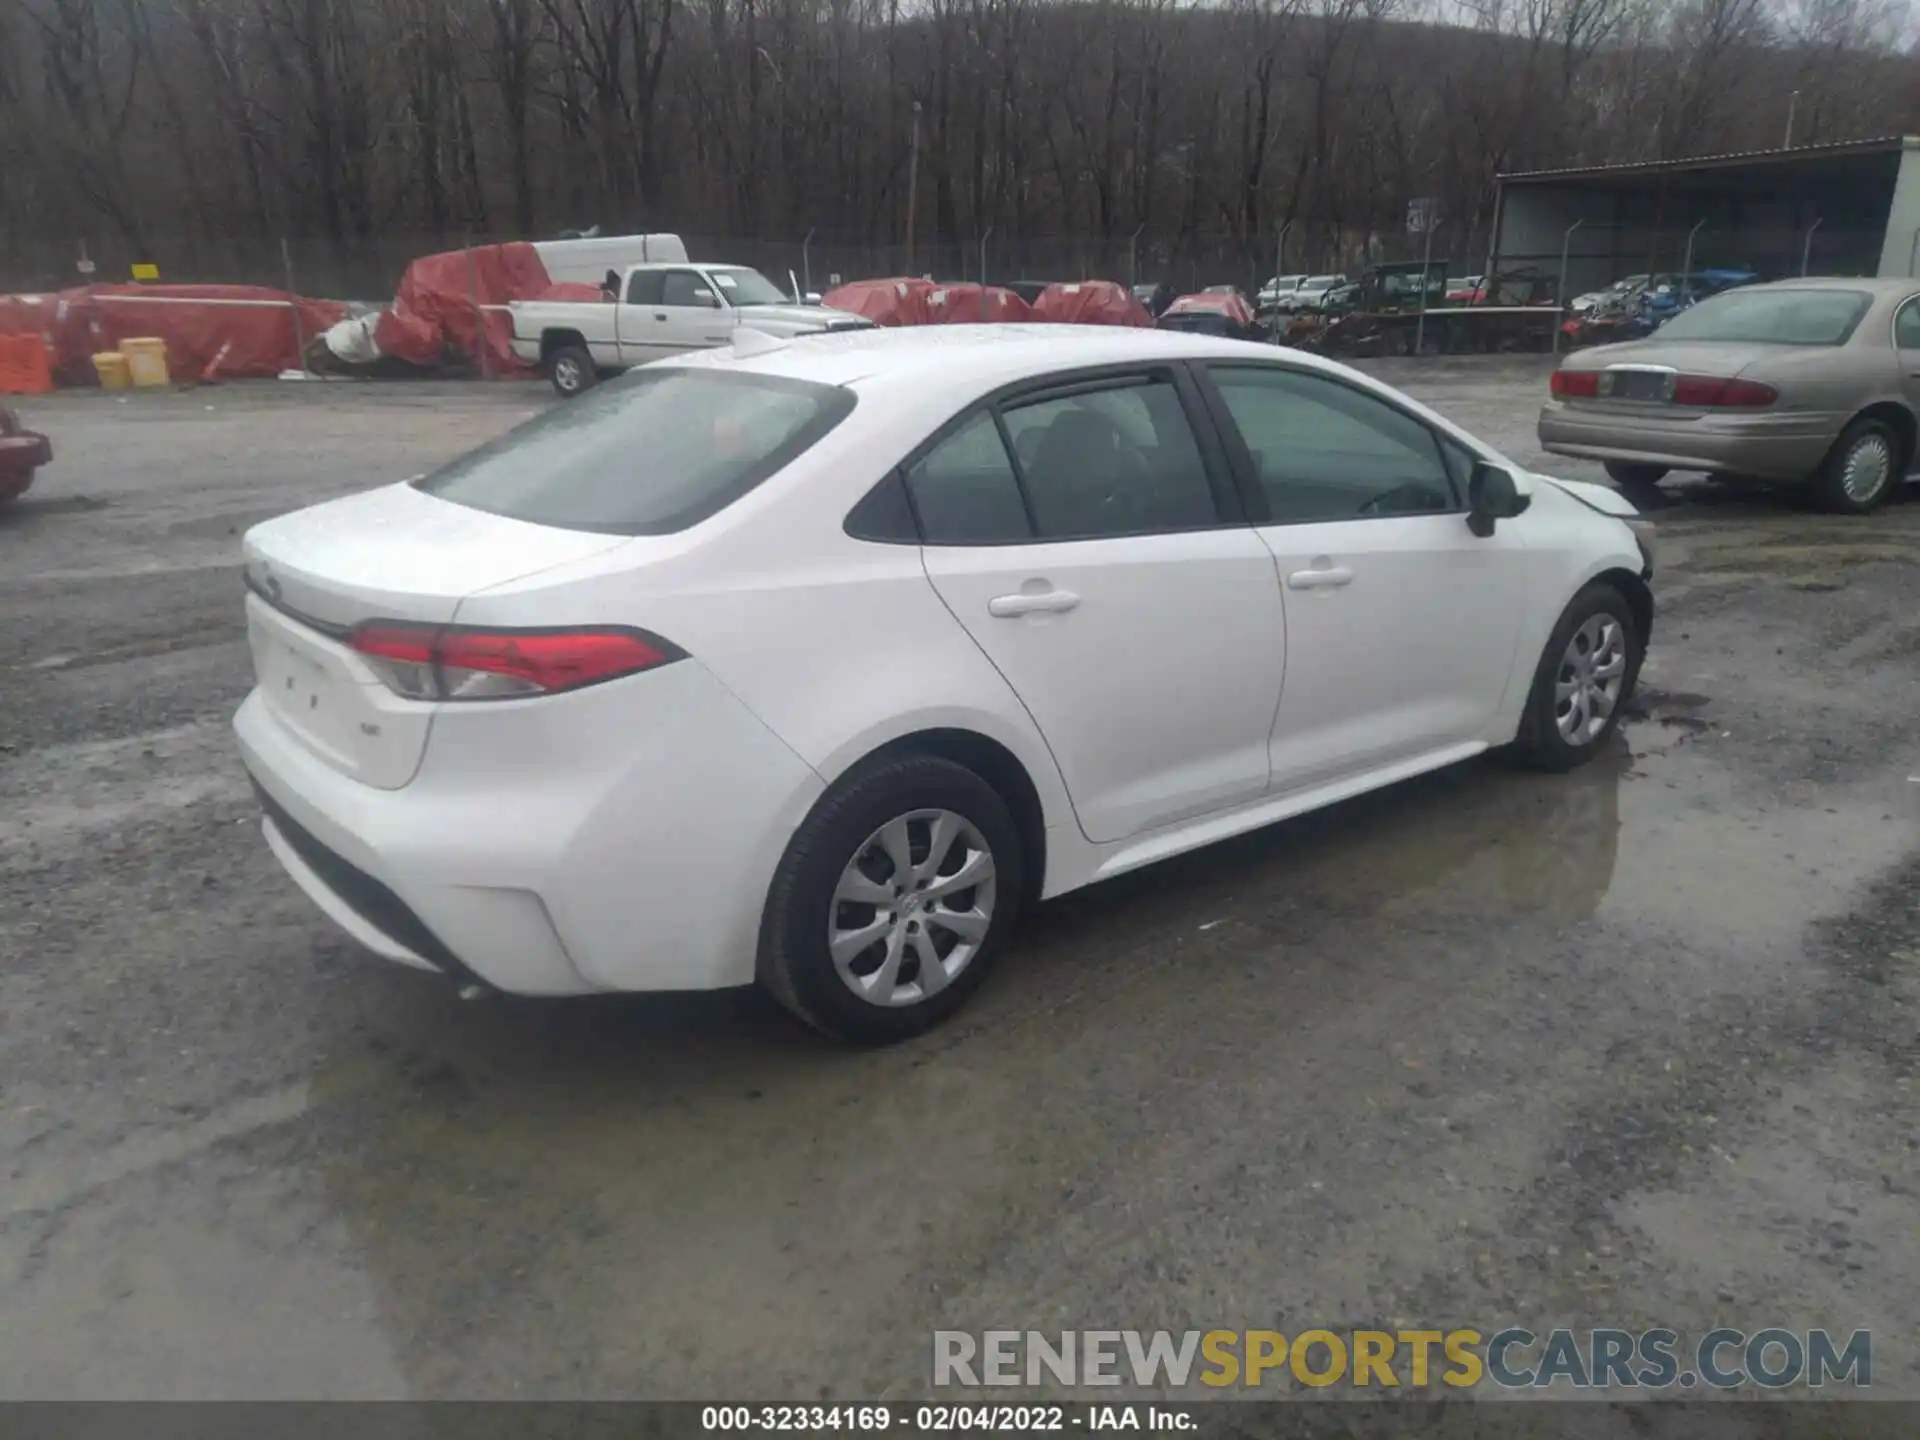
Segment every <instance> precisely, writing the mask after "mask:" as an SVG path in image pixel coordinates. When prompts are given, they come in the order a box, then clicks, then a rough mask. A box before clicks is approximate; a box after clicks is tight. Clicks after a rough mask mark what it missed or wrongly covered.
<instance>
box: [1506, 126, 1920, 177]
mask: <svg viewBox="0 0 1920 1440" xmlns="http://www.w3.org/2000/svg"><path fill="white" fill-rule="evenodd" d="M1904 149H1920V137H1916V136H1913V135H1879V136H1875V137H1874V138H1872V139H1869V140H1835V141H1832V142H1830V143H1828V144H1825V145H1795V146H1793V147H1792V148H1791V149H1786V150H1734V151H1729V152H1728V153H1726V154H1723V155H1692V156H1688V157H1687V158H1685V159H1682V160H1629V161H1626V162H1624V163H1621V164H1618V165H1574V166H1568V167H1566V168H1564V169H1559V170H1513V171H1507V172H1503V173H1502V174H1500V175H1499V176H1498V177H1497V178H1498V179H1499V181H1500V183H1501V184H1503V185H1505V184H1511V183H1514V182H1521V183H1526V182H1531V181H1544V180H1582V179H1599V178H1601V177H1604V176H1615V175H1621V176H1625V175H1657V174H1660V173H1662V172H1671V171H1686V170H1724V169H1728V168H1731V167H1734V166H1740V165H1767V164H1773V165H1777V164H1782V163H1785V164H1794V163H1797V162H1799V161H1802V160H1824V159H1832V158H1833V157H1834V156H1836V155H1878V154H1892V153H1895V152H1898V151H1900V150H1904Z"/></svg>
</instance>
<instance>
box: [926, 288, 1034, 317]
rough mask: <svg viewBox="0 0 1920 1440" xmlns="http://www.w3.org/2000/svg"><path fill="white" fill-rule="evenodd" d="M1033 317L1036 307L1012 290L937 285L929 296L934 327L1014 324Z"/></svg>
mask: <svg viewBox="0 0 1920 1440" xmlns="http://www.w3.org/2000/svg"><path fill="white" fill-rule="evenodd" d="M1032 318H1033V307H1032V306H1030V305H1028V304H1027V302H1026V301H1024V300H1022V299H1021V298H1020V297H1019V296H1018V295H1016V294H1014V293H1013V292H1012V291H1011V290H1002V289H1001V288H1000V287H999V286H998V285H989V286H987V287H986V290H985V292H984V300H983V298H982V291H981V287H980V286H978V285H975V284H974V283H973V282H972V281H970V280H967V281H961V282H960V283H958V284H954V285H940V286H936V287H935V288H934V289H933V290H932V291H931V292H929V293H928V295H927V323H928V324H931V325H979V324H983V323H984V324H990V325H1013V324H1018V323H1019V322H1020V321H1022V320H1031V319H1032Z"/></svg>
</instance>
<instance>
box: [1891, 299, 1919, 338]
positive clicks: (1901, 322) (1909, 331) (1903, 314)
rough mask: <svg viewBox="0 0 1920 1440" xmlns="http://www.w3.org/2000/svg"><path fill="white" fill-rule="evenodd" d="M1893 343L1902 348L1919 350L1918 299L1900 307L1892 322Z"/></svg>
mask: <svg viewBox="0 0 1920 1440" xmlns="http://www.w3.org/2000/svg"><path fill="white" fill-rule="evenodd" d="M1893 343H1894V344H1895V345H1897V346H1899V347H1900V348H1901V349H1902V350H1920V300H1909V301H1908V302H1907V303H1906V304H1905V305H1902V306H1901V307H1900V314H1899V315H1898V316H1897V317H1896V318H1895V319H1894V322H1893Z"/></svg>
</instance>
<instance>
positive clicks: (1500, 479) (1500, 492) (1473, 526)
mask: <svg viewBox="0 0 1920 1440" xmlns="http://www.w3.org/2000/svg"><path fill="white" fill-rule="evenodd" d="M1530 498H1531V497H1529V496H1525V495H1522V494H1521V493H1520V488H1519V486H1517V485H1515V484H1514V483H1513V473H1512V472H1511V471H1509V470H1505V469H1503V468H1501V467H1500V466H1498V465H1494V464H1491V463H1489V462H1488V461H1485V460H1477V461H1475V462H1474V466H1473V475H1472V477H1471V478H1470V479H1469V480H1468V481H1467V528H1468V529H1469V530H1471V531H1472V532H1473V533H1474V534H1476V535H1478V536H1479V537H1480V538H1481V539H1482V540H1484V539H1486V538H1487V536H1489V535H1491V534H1493V529H1494V525H1495V524H1496V523H1497V522H1498V521H1501V520H1511V519H1512V518H1513V517H1514V516H1516V515H1518V514H1521V513H1522V512H1523V511H1525V510H1526V508H1527V504H1528V501H1529V500H1530Z"/></svg>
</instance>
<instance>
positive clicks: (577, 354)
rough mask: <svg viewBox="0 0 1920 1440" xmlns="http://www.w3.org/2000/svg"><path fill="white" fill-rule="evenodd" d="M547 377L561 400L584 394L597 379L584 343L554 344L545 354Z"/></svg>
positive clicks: (596, 373)
mask: <svg viewBox="0 0 1920 1440" xmlns="http://www.w3.org/2000/svg"><path fill="white" fill-rule="evenodd" d="M547 378H548V379H549V380H551V381H552V382H553V388H554V390H555V391H556V392H557V393H558V394H559V396H560V398H561V399H562V400H571V399H573V397H574V396H576V395H582V394H585V393H586V392H587V391H589V390H591V389H592V388H593V387H594V384H595V383H596V382H597V381H598V380H599V378H600V376H599V373H598V372H597V371H596V370H595V369H594V367H593V356H592V355H590V354H588V353H587V348H586V347H585V346H584V345H556V346H555V347H554V348H553V349H552V350H551V351H550V352H549V353H548V355H547Z"/></svg>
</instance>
